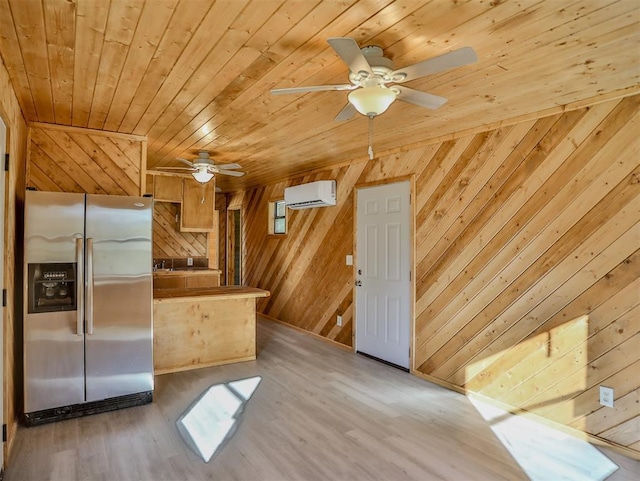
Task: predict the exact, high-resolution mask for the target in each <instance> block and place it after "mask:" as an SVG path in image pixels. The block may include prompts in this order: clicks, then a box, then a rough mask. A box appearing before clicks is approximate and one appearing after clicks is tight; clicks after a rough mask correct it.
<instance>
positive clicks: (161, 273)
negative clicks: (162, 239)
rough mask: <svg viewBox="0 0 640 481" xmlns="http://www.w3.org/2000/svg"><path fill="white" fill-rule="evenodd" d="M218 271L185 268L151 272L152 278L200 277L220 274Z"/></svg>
mask: <svg viewBox="0 0 640 481" xmlns="http://www.w3.org/2000/svg"><path fill="white" fill-rule="evenodd" d="M220 273H222V271H221V270H220V269H209V268H207V267H187V268H183V269H172V270H169V269H158V270H155V271H153V275H154V276H187V275H188V276H198V275H200V276H202V275H211V274H220Z"/></svg>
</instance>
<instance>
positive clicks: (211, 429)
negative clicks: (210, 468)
mask: <svg viewBox="0 0 640 481" xmlns="http://www.w3.org/2000/svg"><path fill="white" fill-rule="evenodd" d="M261 380H262V378H261V377H260V376H256V377H251V378H247V379H240V380H238V381H231V382H228V383H223V384H214V385H213V386H211V387H209V388H208V389H207V390H206V391H205V392H204V393H203V394H201V395H200V396H199V397H198V399H196V401H195V402H194V403H193V404H191V406H189V408H188V409H187V410H186V411H185V412H184V413H183V414H182V416H180V418H179V419H178V421H177V423H176V424H177V426H178V431H179V432H180V435H181V436H182V439H184V441H185V442H186V443H187V445H188V446H189V448H191V449H192V450H193V451H194V452H195V453H196V454H197V455H198V456H200V457H201V458H202V460H203V461H204V462H205V463H208V462H209V461H211V458H213V456H214V455H215V454H216V453H217V452H219V451H220V450H221V449H222V448H223V447H224V445H225V444H226V443H227V441H229V439H231V437H232V436H233V434H234V433H235V431H236V429H237V428H238V424H239V422H240V415H241V414H242V412H243V410H244V406H245V404H246V403H247V402H248V401H249V399H250V398H251V396H252V395H253V393H254V392H255V390H256V389H257V388H258V384H260V381H261Z"/></svg>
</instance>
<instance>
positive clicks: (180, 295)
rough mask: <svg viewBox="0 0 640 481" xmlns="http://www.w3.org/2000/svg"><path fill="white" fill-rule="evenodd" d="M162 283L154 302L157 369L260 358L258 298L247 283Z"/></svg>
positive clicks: (157, 371) (166, 370)
mask: <svg viewBox="0 0 640 481" xmlns="http://www.w3.org/2000/svg"><path fill="white" fill-rule="evenodd" d="M238 294H240V293H239V292H238V290H235V291H234V290H233V289H231V288H230V289H229V290H228V292H227V290H226V289H224V288H215V289H213V288H212V289H210V290H207V289H197V290H196V289H194V290H188V289H180V290H174V289H158V290H156V291H154V305H153V324H154V326H153V329H154V335H153V349H154V352H153V364H154V370H155V374H166V373H170V372H178V371H185V370H189V369H196V368H203V367H211V366H217V365H222V364H229V363H232V362H242V361H251V360H254V359H255V358H256V298H258V297H266V296H268V295H269V292H268V291H263V290H260V289H250V288H246V289H245V290H244V291H243V292H242V295H238Z"/></svg>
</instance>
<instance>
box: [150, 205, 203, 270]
mask: <svg viewBox="0 0 640 481" xmlns="http://www.w3.org/2000/svg"><path fill="white" fill-rule="evenodd" d="M179 211H180V204H173V203H169V202H155V203H154V207H153V257H154V258H157V257H207V234H206V233H205V232H180V230H179V228H178V226H177V225H176V215H178V212H179Z"/></svg>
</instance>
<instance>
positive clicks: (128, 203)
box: [85, 195, 153, 401]
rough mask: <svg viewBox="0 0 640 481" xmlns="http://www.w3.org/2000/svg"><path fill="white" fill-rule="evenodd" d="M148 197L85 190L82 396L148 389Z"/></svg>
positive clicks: (150, 348) (150, 208) (98, 397)
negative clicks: (84, 324) (89, 192)
mask: <svg viewBox="0 0 640 481" xmlns="http://www.w3.org/2000/svg"><path fill="white" fill-rule="evenodd" d="M152 215H153V201H152V199H151V198H145V197H139V198H138V197H124V196H107V195H87V213H86V216H87V217H86V244H87V248H86V257H87V261H86V262H87V271H86V272H87V275H86V277H87V279H86V282H87V290H86V301H85V305H86V307H85V310H86V316H85V317H86V337H85V347H86V354H85V356H86V360H85V362H86V396H87V401H97V400H102V399H107V398H111V397H115V396H123V395H125V394H134V393H139V392H145V391H151V390H152V389H153V330H152V308H153V297H152V296H153V291H152V288H153V287H152V268H151V266H152V251H151V247H152V245H151V228H152Z"/></svg>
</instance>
